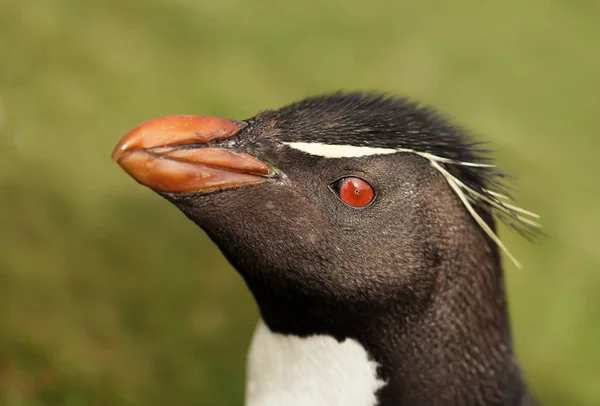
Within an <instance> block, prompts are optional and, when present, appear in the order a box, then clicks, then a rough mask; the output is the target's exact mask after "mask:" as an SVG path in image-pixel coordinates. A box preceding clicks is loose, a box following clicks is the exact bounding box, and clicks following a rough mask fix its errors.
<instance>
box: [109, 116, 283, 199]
mask: <svg viewBox="0 0 600 406" xmlns="http://www.w3.org/2000/svg"><path fill="white" fill-rule="evenodd" d="M244 127H245V124H244V123H242V122H238V121H233V120H227V119H223V118H215V117H203V116H167V117H161V118H156V119H153V120H149V121H146V122H144V123H142V124H140V125H138V126H137V127H135V128H134V129H133V130H131V131H130V132H128V133H127V134H126V135H125V137H123V139H121V141H120V142H119V143H118V144H117V146H116V147H115V149H114V151H113V154H112V158H113V159H114V160H115V161H116V162H117V163H118V164H119V165H121V167H122V168H123V169H124V170H125V172H127V173H128V174H129V175H131V177H133V178H134V179H135V180H136V181H138V182H139V183H141V184H142V185H145V186H147V187H149V188H151V189H153V190H156V191H158V192H166V193H198V192H209V191H213V190H218V189H225V188H232V187H239V186H244V185H251V184H257V183H261V182H264V181H265V179H266V178H267V177H270V176H274V175H275V173H274V171H273V170H272V168H271V167H270V166H269V165H267V164H266V163H264V162H263V161H261V160H259V159H257V158H255V157H253V156H252V155H248V154H245V153H242V152H236V151H233V150H230V149H225V148H219V147H211V146H210V144H211V143H214V142H219V141H224V140H227V139H228V138H231V137H233V136H235V135H236V134H237V133H238V132H239V131H240V130H241V129H242V128H244Z"/></svg>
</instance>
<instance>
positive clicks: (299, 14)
mask: <svg viewBox="0 0 600 406" xmlns="http://www.w3.org/2000/svg"><path fill="white" fill-rule="evenodd" d="M598 21H600V3H599V2H598V1H585V0H577V1H558V0H544V1H542V0H537V1H536V0H528V1H518V0H509V1H504V2H481V1H475V0H472V1H459V2H449V1H403V2H401V1H381V0H374V1H370V2H366V1H365V2H361V1H349V0H345V1H337V2H334V1H325V0H318V1H317V0H305V1H302V2H301V1H296V2H283V1H281V0H268V1H267V0H264V1H253V2H252V1H246V2H242V1H234V0H213V1H201V0H171V1H166V0H147V1H142V0H128V1H123V0H102V1H101V0H88V1H81V0H54V1H50V0H47V1H43V0H28V1H16V0H0V404H1V405H6V406H9V405H10V406H17V405H18V406H34V405H35V406H37V405H69V406H79V405H115V406H120V405H192V404H195V405H239V404H241V402H242V398H243V380H244V362H245V353H246V348H247V345H248V341H249V338H250V335H251V332H252V329H253V326H254V324H255V321H256V319H257V311H256V308H255V305H254V304H253V302H252V300H251V297H250V295H249V293H248V292H247V290H246V288H245V286H244V285H243V283H242V280H241V278H239V277H238V276H237V274H235V272H234V271H233V270H232V269H231V268H230V267H229V266H228V264H227V263H226V262H225V260H224V259H223V258H222V257H221V255H220V254H219V252H218V250H217V249H216V247H215V246H214V245H212V243H211V242H210V241H209V240H208V239H207V237H206V236H205V235H204V233H203V232H202V231H201V230H200V229H198V228H197V227H195V226H194V225H193V224H192V223H191V222H189V221H188V220H186V219H185V218H184V217H183V215H181V214H180V213H179V212H178V211H177V210H176V209H174V208H173V207H171V206H170V205H169V204H168V203H167V202H166V201H163V200H162V199H160V198H159V197H157V196H155V195H154V194H153V193H151V192H150V191H148V190H147V189H145V188H143V187H141V186H138V185H137V184H135V183H134V182H133V181H132V180H131V179H130V178H129V177H128V176H126V175H125V173H123V172H122V171H121V170H120V169H119V168H118V167H117V165H115V164H114V163H112V162H111V161H110V152H111V149H112V147H113V146H114V144H115V143H116V142H117V140H118V139H119V138H120V137H121V136H122V135H123V134H124V133H125V132H126V131H128V129H130V128H131V127H133V126H134V125H136V124H137V123H138V122H140V121H143V120H145V119H148V118H151V117H154V116H160V115H167V114H185V113H189V114H203V115H215V116H224V117H231V118H240V119H241V118H248V117H250V116H252V115H254V113H256V112H257V111H258V110H260V109H264V108H272V107H279V106H280V105H282V104H284V103H288V102H291V101H293V100H295V99H299V98H301V97H304V96H306V95H311V94H316V93H322V92H325V91H329V90H335V89H378V90H384V91H389V92H392V93H396V94H401V95H409V96H411V97H413V98H416V99H419V100H422V101H424V102H426V103H429V104H433V105H434V106H436V107H438V108H440V109H441V110H443V111H444V112H446V113H449V114H450V115H452V116H453V117H455V119H456V120H457V121H458V122H460V123H461V124H463V125H466V126H467V127H469V128H471V129H472V130H473V131H474V132H475V133H477V134H479V135H480V139H482V140H487V141H490V142H491V143H492V144H493V146H494V148H495V149H496V151H497V158H498V162H499V164H500V165H501V166H503V167H504V168H506V169H507V170H508V171H509V172H511V173H513V174H515V175H518V179H519V182H518V189H517V192H516V195H517V197H518V200H519V202H520V204H521V205H523V206H524V207H526V208H530V209H533V210H535V211H537V212H539V213H540V214H541V215H542V216H543V222H544V226H545V231H546V233H547V234H548V236H547V237H546V238H543V239H541V240H539V241H538V242H537V243H536V244H530V243H528V242H526V241H525V240H523V239H521V238H520V237H519V236H517V235H515V234H514V233H511V232H509V231H508V230H506V229H502V230H501V233H502V235H503V238H504V240H505V241H506V244H507V245H508V246H509V247H510V248H511V249H512V250H513V251H514V253H515V254H516V256H517V257H518V258H519V259H520V260H521V262H522V263H523V264H524V265H525V269H524V270H523V271H517V270H516V269H515V268H514V267H512V265H510V263H509V262H508V261H505V263H506V269H507V274H508V284H509V294H510V300H511V302H510V303H511V310H512V315H513V325H514V330H515V341H516V347H517V350H518V354H519V357H520V360H521V363H522V365H523V367H524V369H525V371H526V374H527V377H528V380H529V381H530V383H531V386H532V387H533V390H534V391H535V393H536V394H537V395H538V397H539V398H540V399H541V400H543V402H544V404H545V405H557V406H558V405H561V406H562V405H590V406H592V405H599V404H600V266H599V265H600V231H599V230H600V206H599V204H598V200H599V198H600V181H599V180H598V177H599V175H600V164H598V150H599V148H600V138H599V135H600V124H599V119H598V117H599V114H600V112H599V108H600V103H599V100H600V96H599V93H600V75H599V72H600V52H599V51H598V50H599V49H600V48H599V46H600V24H599V23H598Z"/></svg>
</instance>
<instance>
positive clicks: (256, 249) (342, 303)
mask: <svg viewBox="0 0 600 406" xmlns="http://www.w3.org/2000/svg"><path fill="white" fill-rule="evenodd" d="M239 127H240V131H239V132H238V133H237V134H235V135H234V136H232V137H229V138H227V139H223V140H219V141H217V142H213V143H209V144H203V145H196V144H194V145H193V147H194V148H197V147H201V148H206V147H209V148H226V149H228V150H232V151H236V152H239V153H244V154H249V155H250V156H253V157H257V158H259V159H260V160H261V161H263V162H266V163H268V165H269V166H270V167H272V168H276V169H274V170H275V174H274V175H273V174H272V175H270V176H269V177H268V178H265V179H264V181H262V182H261V183H259V184H253V185H248V186H244V187H235V188H223V189H222V190H216V191H215V190H211V191H210V193H205V192H199V193H189V192H186V193H176V192H175V193H174V192H164V191H163V192H160V191H159V192H160V193H161V194H162V195H163V196H164V197H166V198H167V199H168V200H169V201H171V202H172V203H173V204H174V205H175V206H177V207H178V208H179V209H180V210H181V211H182V212H183V213H185V215H187V216H188V217H189V218H190V219H191V220H192V221H194V222H195V223H196V224H198V225H199V226H200V227H202V228H203V229H204V230H205V231H206V232H207V234H208V235H209V236H210V237H211V238H212V240H213V241H214V242H215V243H216V244H217V245H218V246H219V248H220V249H221V251H222V252H223V253H224V255H225V256H226V257H227V258H228V260H229V261H230V262H231V264H232V265H233V266H234V267H235V268H236V269H237V270H238V272H239V273H240V274H241V275H242V277H243V278H244V280H245V281H246V283H247V285H248V287H249V288H250V290H251V291H252V293H253V295H254V297H255V299H256V301H257V303H258V306H259V308H260V312H261V315H262V318H263V319H264V321H265V323H266V324H267V325H268V327H269V328H270V329H271V330H272V331H274V332H279V333H284V334H293V335H297V336H309V335H312V334H326V335H331V336H333V337H335V338H336V339H337V340H339V341H343V340H345V339H346V338H352V339H355V340H357V341H358V342H359V343H361V344H362V345H363V346H364V347H365V348H366V349H367V351H368V353H369V354H370V355H371V356H372V357H373V358H374V360H375V361H376V362H377V363H378V364H379V371H378V372H379V374H380V376H381V377H382V378H383V379H385V380H386V381H387V385H385V386H384V387H383V388H382V389H381V390H380V391H379V393H378V399H379V405H381V406H389V405H395V406H400V405H512V406H516V405H520V406H530V405H533V404H534V403H533V400H532V399H531V397H530V396H529V394H528V391H527V388H526V385H525V384H524V382H523V379H522V376H521V372H520V369H519V367H518V365H517V363H516V361H515V355H514V351H513V345H512V339H511V331H510V322H509V316H508V311H507V304H506V296H505V290H504V277H503V271H502V267H501V263H500V256H499V253H498V247H497V245H496V244H495V243H494V242H493V241H492V240H491V239H490V237H489V235H488V234H487V233H486V232H484V230H482V228H481V226H480V224H478V223H477V222H476V221H475V220H474V218H473V216H472V214H471V213H469V211H468V210H467V209H466V208H465V205H464V204H463V203H462V202H461V200H460V199H459V198H458V197H457V194H456V193H455V191H453V190H452V188H451V187H450V186H449V184H448V182H447V179H445V178H444V176H442V175H441V173H440V172H439V171H438V170H436V169H435V168H434V167H432V165H431V163H430V162H429V161H428V160H427V159H425V158H424V157H423V156H421V155H418V154H413V153H410V152H409V151H406V153H397V154H386V155H373V156H364V157H348V158H335V159H332V158H325V157H320V156H314V155H310V154H307V153H305V152H302V151H298V150H296V149H294V148H290V147H289V144H286V143H293V142H308V143H323V144H327V145H332V144H333V145H352V146H364V147H372V148H394V149H398V148H401V149H405V150H410V151H415V152H420V153H429V154H432V155H434V156H436V157H440V158H443V159H447V160H451V161H452V162H446V163H443V165H444V167H445V168H446V169H447V170H448V171H449V172H451V173H452V175H453V176H455V177H456V178H457V179H459V180H460V181H462V182H464V183H465V184H466V185H468V186H469V187H470V188H472V189H473V190H475V191H477V192H478V193H480V194H483V195H485V196H486V197H487V198H489V199H492V200H493V201H495V202H500V203H502V201H501V200H500V199H499V198H498V197H497V196H496V195H494V194H491V193H490V190H491V189H495V190H497V189H498V187H501V185H502V179H503V175H502V174H501V173H500V172H499V171H498V170H497V169H495V168H492V167H487V166H465V165H463V164H462V163H475V164H488V163H489V162H490V160H489V158H488V156H489V155H488V151H486V150H485V149H483V148H482V146H481V144H479V143H477V142H474V140H473V139H472V137H471V136H470V135H468V134H467V132H465V131H464V130H462V129H461V128H459V127H457V126H455V125H453V124H451V123H450V121H449V120H447V119H446V118H444V117H443V116H441V115H440V114H439V113H437V112H435V111H434V110H432V109H430V108H426V107H421V106H419V105H418V104H415V103H412V102H409V101H408V100H406V99H397V98H392V97H387V96H383V95H380V94H363V93H349V94H343V93H337V94H333V95H327V96H321V97H314V98H309V99H305V100H303V101H300V102H298V103H295V104H292V105H290V106H287V107H284V108H282V109H279V110H269V111H265V112H262V113H260V114H258V115H257V116H255V117H253V118H251V119H248V120H245V121H244V122H243V124H240V125H239ZM190 145H192V144H188V147H189V146H190ZM349 176H351V177H359V178H361V179H364V180H366V181H367V182H369V183H370V184H371V185H372V187H373V189H374V190H375V192H376V198H375V199H374V201H373V203H372V204H370V205H368V206H366V207H362V208H354V207H349V206H348V205H346V204H344V203H343V202H342V201H340V199H338V198H336V196H334V193H332V189H331V185H332V184H334V183H335V182H337V181H338V180H339V179H342V178H345V177H349ZM470 199H471V200H472V203H473V205H474V206H475V208H476V210H477V212H478V213H479V215H480V216H481V218H482V219H483V221H485V223H486V224H487V225H488V226H489V227H491V228H492V229H495V221H494V215H495V214H500V216H501V217H502V218H503V219H505V220H508V222H509V223H510V224H513V225H517V226H518V228H520V229H522V230H530V229H531V225H530V223H527V222H523V221H521V219H520V217H519V216H518V212H515V211H514V210H513V209H511V208H510V207H508V206H507V209H506V211H503V210H498V209H497V208H494V206H493V205H491V204H490V203H489V202H487V201H485V200H481V199H479V200H477V198H476V196H475V198H474V197H473V196H471V197H470Z"/></svg>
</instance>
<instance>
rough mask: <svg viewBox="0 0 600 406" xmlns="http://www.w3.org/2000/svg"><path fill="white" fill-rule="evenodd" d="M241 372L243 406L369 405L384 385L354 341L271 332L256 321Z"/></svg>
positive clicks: (373, 363)
mask: <svg viewBox="0 0 600 406" xmlns="http://www.w3.org/2000/svg"><path fill="white" fill-rule="evenodd" d="M247 372H248V382H247V387H246V406H342V405H343V406H348V405H353V406H374V405H375V404H376V402H377V398H376V396H375V394H376V392H377V390H378V389H379V388H381V387H382V386H384V385H385V382H384V381H383V380H381V379H380V378H379V377H378V376H377V364H376V363H375V362H374V361H372V360H370V359H369V356H368V354H367V351H366V350H365V349H364V348H363V347H362V346H361V345H360V344H359V343H358V342H357V341H355V340H352V339H346V340H345V341H343V342H341V343H340V342H338V341H337V340H336V339H334V338H333V337H331V336H326V335H315V336H311V337H305V338H301V337H297V336H288V335H283V334H277V333H273V332H271V330H269V328H268V327H267V326H266V325H265V324H264V322H262V321H261V322H260V323H259V324H258V326H257V328H256V331H255V333H254V338H253V339H252V344H251V345H250V352H249V357H248V371H247Z"/></svg>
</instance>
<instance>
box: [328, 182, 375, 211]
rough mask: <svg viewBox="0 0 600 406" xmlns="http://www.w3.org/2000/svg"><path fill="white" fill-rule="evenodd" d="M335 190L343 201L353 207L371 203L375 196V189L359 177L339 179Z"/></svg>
mask: <svg viewBox="0 0 600 406" xmlns="http://www.w3.org/2000/svg"><path fill="white" fill-rule="evenodd" d="M337 192H338V195H339V196H340V199H342V200H343V201H344V203H346V204H348V205H350V206H354V207H364V206H366V205H367V204H369V203H371V202H372V201H373V198H374V197H375V191H374V190H373V188H372V187H371V185H369V184H368V183H367V182H365V181H364V180H362V179H359V178H344V179H342V180H340V181H339V182H338V187H337Z"/></svg>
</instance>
